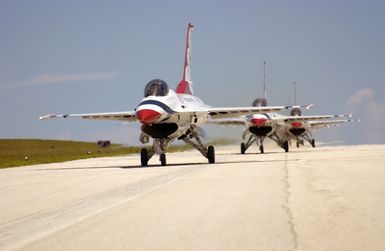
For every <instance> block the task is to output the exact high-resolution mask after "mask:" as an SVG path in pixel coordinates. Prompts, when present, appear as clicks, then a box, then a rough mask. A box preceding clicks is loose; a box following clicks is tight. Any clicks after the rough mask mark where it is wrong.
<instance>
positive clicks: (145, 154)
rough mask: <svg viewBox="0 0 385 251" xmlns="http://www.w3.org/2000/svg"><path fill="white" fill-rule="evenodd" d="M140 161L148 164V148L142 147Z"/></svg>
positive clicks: (144, 164) (143, 164) (142, 163)
mask: <svg viewBox="0 0 385 251" xmlns="http://www.w3.org/2000/svg"><path fill="white" fill-rule="evenodd" d="M140 163H141V165H142V166H147V165H148V151H147V149H146V148H142V150H141V151H140Z"/></svg>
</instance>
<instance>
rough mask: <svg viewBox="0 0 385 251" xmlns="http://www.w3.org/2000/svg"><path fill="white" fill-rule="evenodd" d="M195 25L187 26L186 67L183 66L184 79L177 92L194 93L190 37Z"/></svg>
mask: <svg viewBox="0 0 385 251" xmlns="http://www.w3.org/2000/svg"><path fill="white" fill-rule="evenodd" d="M193 28H194V26H193V25H192V24H191V23H189V24H188V26H187V37H186V49H185V53H184V67H183V79H182V80H181V81H180V83H179V84H178V86H177V88H176V93H183V94H193V90H192V81H191V68H190V57H191V50H190V44H191V43H190V42H191V41H190V39H191V31H192V30H193Z"/></svg>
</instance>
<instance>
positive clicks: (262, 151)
mask: <svg viewBox="0 0 385 251" xmlns="http://www.w3.org/2000/svg"><path fill="white" fill-rule="evenodd" d="M259 151H260V152H261V153H264V152H265V149H263V145H260V147H259Z"/></svg>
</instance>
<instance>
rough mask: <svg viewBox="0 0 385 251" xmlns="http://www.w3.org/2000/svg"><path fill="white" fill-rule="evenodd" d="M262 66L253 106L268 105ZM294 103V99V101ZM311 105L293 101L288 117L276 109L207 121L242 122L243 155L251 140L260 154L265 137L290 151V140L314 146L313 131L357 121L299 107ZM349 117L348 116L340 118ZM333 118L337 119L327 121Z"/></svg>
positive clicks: (222, 122) (340, 115)
mask: <svg viewBox="0 0 385 251" xmlns="http://www.w3.org/2000/svg"><path fill="white" fill-rule="evenodd" d="M265 67H266V62H264V68H263V69H264V71H263V72H264V81H263V94H264V96H263V98H257V99H255V100H254V101H253V103H252V106H253V107H267V95H266V84H265V82H266V81H265V79H266V77H265ZM295 103H296V101H295ZM312 106H313V104H311V105H305V106H297V105H296V104H295V105H294V106H293V108H292V109H291V111H290V116H285V115H281V114H278V113H276V112H269V113H260V114H253V115H247V116H242V117H238V118H226V119H220V120H215V121H214V120H210V123H214V124H222V125H226V124H233V125H244V126H245V127H246V130H245V131H244V132H243V134H242V138H243V139H244V140H245V142H243V143H241V154H244V153H245V152H246V151H247V149H248V148H249V147H250V146H251V145H252V144H254V143H257V145H258V146H259V150H260V152H261V153H264V145H263V143H264V140H265V139H266V138H270V139H272V140H274V141H275V142H276V143H277V144H278V145H279V146H280V147H282V148H283V149H284V150H285V152H288V151H289V143H290V142H291V140H296V142H297V147H299V145H300V144H302V145H303V142H304V140H306V141H308V142H309V143H310V144H311V145H312V146H313V147H315V139H314V137H313V136H312V130H314V129H318V128H323V127H331V126H336V125H339V124H342V123H345V122H351V121H358V120H355V119H350V118H351V114H337V115H315V116H303V115H302V112H301V110H300V108H305V109H309V108H310V107H312ZM345 117H349V119H341V118H345ZM332 118H340V119H334V120H330V119H332Z"/></svg>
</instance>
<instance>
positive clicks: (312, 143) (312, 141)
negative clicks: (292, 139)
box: [311, 139, 315, 147]
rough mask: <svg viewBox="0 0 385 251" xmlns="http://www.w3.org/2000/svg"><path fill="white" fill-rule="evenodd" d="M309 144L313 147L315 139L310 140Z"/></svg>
mask: <svg viewBox="0 0 385 251" xmlns="http://www.w3.org/2000/svg"><path fill="white" fill-rule="evenodd" d="M311 146H312V147H315V140H314V139H312V140H311Z"/></svg>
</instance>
